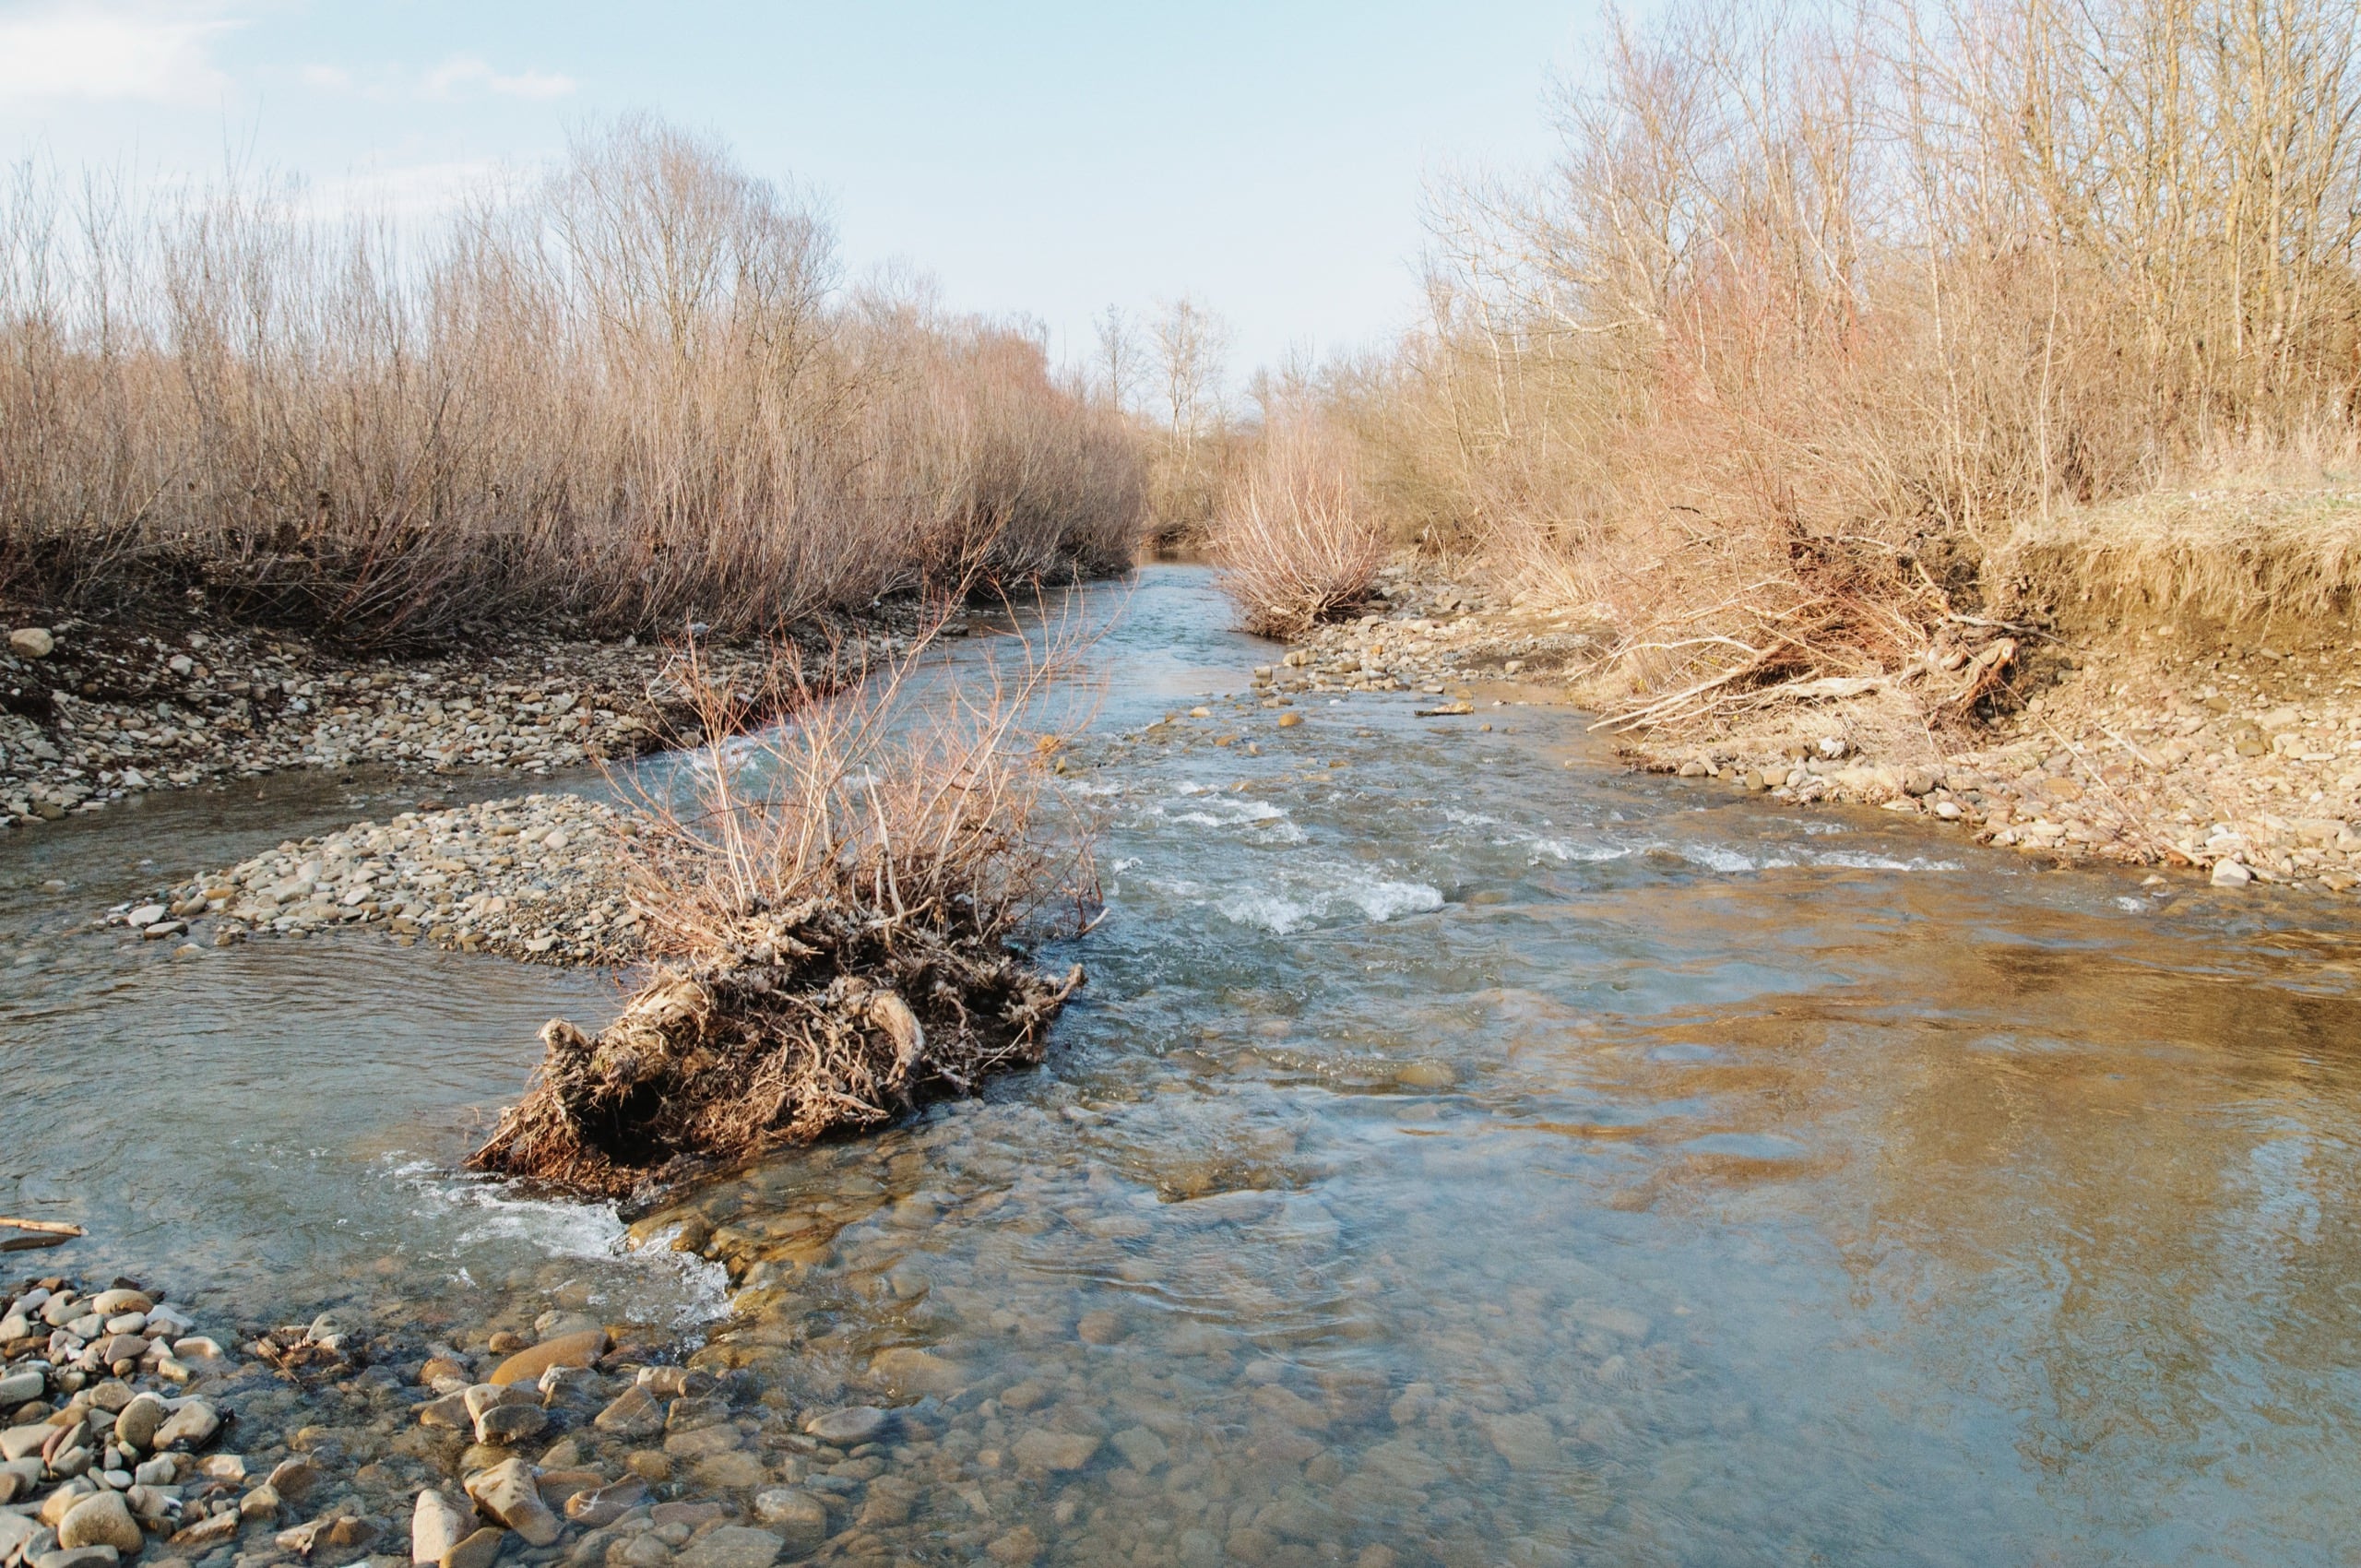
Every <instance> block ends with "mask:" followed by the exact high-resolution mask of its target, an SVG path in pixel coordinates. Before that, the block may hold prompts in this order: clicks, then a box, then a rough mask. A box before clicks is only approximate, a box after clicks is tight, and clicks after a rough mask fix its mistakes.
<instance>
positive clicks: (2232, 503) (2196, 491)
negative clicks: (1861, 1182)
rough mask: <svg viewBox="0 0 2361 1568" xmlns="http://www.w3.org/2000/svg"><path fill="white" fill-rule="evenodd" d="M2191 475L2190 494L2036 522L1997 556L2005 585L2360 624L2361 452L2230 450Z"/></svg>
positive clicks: (2163, 606) (2229, 615)
mask: <svg viewBox="0 0 2361 1568" xmlns="http://www.w3.org/2000/svg"><path fill="white" fill-rule="evenodd" d="M2307 447H2309V449H2307ZM2182 478H2183V480H2184V484H2185V487H2184V485H2176V486H2173V487H2171V488H2159V489H2156V490H2152V491H2148V492H2146V493H2142V494H2140V495H2136V496H2131V497H2129V498H2127V499H2124V500H2121V501H2113V502H2106V503H2103V504H2099V505H2089V506H2074V507H2065V508H2060V509H2058V511H2056V512H2054V513H2053V514H2052V515H2050V516H2049V517H2031V518H2027V519H2026V520H2025V522H2024V523H2023V525H2022V526H2020V527H2019V529H2017V531H2016V532H2015V534H2014V535H2013V536H2012V537H2011V539H2010V540H2009V541H2008V542H2007V544H2006V545H2005V546H2004V547H2003V548H2002V549H2001V550H2000V551H1999V552H1996V553H1995V557H1994V568H1995V570H1994V573H1993V576H1996V577H1998V578H1999V579H2000V580H2001V581H2003V582H2004V583H2005V584H2006V585H2007V586H2008V587H2010V588H2011V589H2013V590H2014V591H2015V592H2016V593H2017V594H2019V595H2020V596H2023V597H2029V598H2035V599H2040V600H2048V601H2051V602H2057V603H2060V604H2063V605H2066V606H2069V607H2073V606H2077V605H2090V606H2093V607H2094V608H2096V609H2099V610H2101V611H2103V612H2107V613H2110V614H2116V615H2124V614H2129V615H2131V616H2133V617H2136V618H2141V619H2148V618H2168V617H2172V616H2177V615H2194V616H2197V617H2200V618H2201V619H2205V620H2211V621H2214V622H2219V623H2224V624H2231V625H2238V624H2255V623H2258V622H2260V623H2268V622H2270V621H2271V620H2272V619H2273V618H2277V617H2285V618H2287V619H2290V620H2296V621H2309V622H2313V623H2316V624H2317V623H2319V622H2324V621H2345V620H2349V619H2350V618H2351V617H2352V616H2353V614H2354V612H2355V607H2356V605H2361V452H2356V451H2355V449H2354V447H2353V446H2352V445H2350V444H2347V445H2345V446H2344V447H2343V450H2341V451H2335V450H2331V451H2329V452H2322V451H2321V450H2319V448H2318V447H2317V446H2316V445H2312V444H2308V443H2294V444H2288V445H2277V446H2274V447H2272V448H2271V449H2268V450H2264V451H2249V450H2237V451H2231V452H2228V453H2225V454H2224V455H2223V456H2222V457H2219V458H2218V459H2216V460H2214V461H2213V462H2210V463H2207V464H2203V465H2198V466H2193V468H2192V471H2190V472H2189V473H2188V474H2186V475H2184V476H2182Z"/></svg>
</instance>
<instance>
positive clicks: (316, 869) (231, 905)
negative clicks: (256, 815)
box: [100, 794, 639, 964]
mask: <svg viewBox="0 0 2361 1568" xmlns="http://www.w3.org/2000/svg"><path fill="white" fill-rule="evenodd" d="M637 830H638V824H637V819H636V818H635V815H634V814H632V813H630V812H627V811H623V810H618V809H617V808H615V807H613V806H611V805H609V804H607V803H606V802H601V801H594V800H587V799H585V798H583V797H581V796H577V795H563V794H532V795H525V796H521V797H513V798H510V799H505V800H496V801H485V802H478V803H477V804H474V805H470V806H460V807H450V808H445V809H441V810H427V811H412V812H403V813H400V814H397V815H396V816H394V817H393V818H392V819H391V820H389V821H387V822H385V823H382V824H381V823H375V822H361V823H355V824H354V825H353V826H350V827H348V828H346V829H344V830H342V831H341V832H337V833H330V834H326V835H324V836H321V837H311V838H304V839H302V840H300V841H298V840H289V841H288V842H285V843H282V844H280V845H279V847H278V848H277V849H272V850H270V851H268V852H267V853H265V854H261V855H256V856H255V857H254V858H253V859H251V860H248V861H243V862H242V863H241V864H238V865H235V866H231V867H229V868H227V869H225V870H221V871H215V872H208V873H204V874H201V875H199V876H196V877H194V878H191V879H190V880H188V881H186V882H183V883H179V884H175V885H172V886H169V887H165V888H161V889H158V890H156V891H154V892H151V893H149V894H147V895H143V896H142V897H138V898H136V899H133V900H130V901H128V902H126V903H125V904H121V905H118V906H116V907H115V908H114V909H112V910H110V911H108V913H107V914H106V915H105V916H104V917H103V918H102V920H101V922H100V923H101V926H115V927H124V928H128V929H129V930H131V931H134V932H137V933H138V934H139V936H140V937H141V938H143V939H144V940H148V941H164V940H169V941H176V942H181V943H189V942H202V941H210V942H212V943H214V944H229V943H232V942H237V941H241V940H243V939H245V938H248V937H273V936H276V937H299V938H300V937H304V936H309V935H311V934H312V933H314V932H321V931H326V930H328V929H330V928H332V927H337V926H344V925H354V926H374V927H376V928H379V929H380V930H382V931H383V932H386V934H387V935H390V936H392V937H393V938H394V939H395V940H397V941H400V942H405V943H409V942H417V941H420V940H424V941H427V942H432V943H433V944H436V945H438V946H442V947H450V948H458V949H462V950H464V951H467V952H470V953H476V952H490V953H499V954H503V955H505V956H508V957H512V958H521V959H526V960H529V961H533V962H539V963H552V964H614V963H622V962H625V961H627V960H629V959H631V958H633V957H635V956H637V954H638V952H639V943H638V926H639V917H638V915H637V914H636V913H635V911H634V910H633V909H632V908H631V904H630V899H629V897H628V895H627V890H626V887H625V878H624V872H625V860H624V854H623V841H624V840H625V839H627V838H629V837H632V836H633V835H634V834H635V833H636V832H637Z"/></svg>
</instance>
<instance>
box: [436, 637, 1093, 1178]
mask: <svg viewBox="0 0 2361 1568" xmlns="http://www.w3.org/2000/svg"><path fill="white" fill-rule="evenodd" d="M927 646H928V645H927V642H926V640H925V639H921V640H920V642H919V647H918V648H917V649H915V650H914V651H912V652H910V653H908V654H907V655H904V656H901V657H899V658H897V659H895V660H893V661H892V662H890V663H888V664H887V665H886V666H885V667H884V668H883V669H881V670H879V671H876V672H875V673H873V674H872V676H871V677H870V679H869V680H868V681H866V682H865V683H858V684H855V685H852V686H849V687H845V688H839V689H836V690H834V691H833V692H831V691H829V690H825V689H824V688H823V686H822V684H821V683H820V682H819V681H817V680H816V679H814V678H813V677H812V676H810V675H807V673H806V671H805V667H804V665H803V664H802V662H801V659H799V658H798V657H797V656H795V655H794V654H792V653H787V654H783V655H782V656H781V658H780V659H779V661H778V663H777V666H776V667H775V670H774V671H773V673H772V676H771V678H770V683H769V688H768V689H767V690H765V691H763V692H759V693H749V692H742V691H737V690H732V689H730V688H728V687H726V686H724V685H722V684H721V683H717V682H713V681H701V682H699V683H698V686H697V689H698V699H699V709H700V715H701V719H702V725H701V727H702V729H703V731H704V732H705V733H706V735H708V736H711V737H714V739H713V741H712V742H710V743H709V744H708V745H706V748H705V749H704V750H702V751H701V752H698V753H696V754H694V766H695V769H696V771H695V775H694V788H693V790H692V794H693V796H694V800H693V803H692V804H691V805H690V806H688V807H685V808H682V807H673V806H669V805H666V804H663V803H661V802H656V801H654V800H650V801H648V802H646V803H647V807H648V816H649V818H650V821H651V823H652V826H651V827H649V828H647V829H646V830H644V831H642V832H641V833H640V834H639V835H638V836H637V837H636V838H635V840H633V848H632V849H631V850H630V854H631V856H632V860H633V864H632V868H631V883H632V889H633V902H634V907H635V909H636V910H637V911H638V912H639V914H640V916H641V918H642V920H643V921H644V922H645V928H646V932H647V945H648V949H649V951H650V953H651V955H652V956H655V957H656V958H657V959H658V968H657V969H656V971H655V973H654V974H653V976H652V977H650V978H649V979H648V980H647V982H646V983H645V984H644V985H643V986H642V987H641V988H640V990H639V991H638V992H636V993H635V995H634V996H633V997H632V998H631V1000H630V1002H629V1003H628V1004H626V1005H625V1006H624V1008H623V1014H622V1016H620V1017H619V1018H617V1019H616V1020H615V1022H614V1023H613V1024H611V1025H610V1026H609V1027H608V1028H605V1029H604V1030H602V1031H600V1032H599V1033H598V1034H596V1035H591V1034H588V1033H586V1032H585V1031H584V1030H582V1029H580V1028H575V1026H574V1025H572V1024H570V1023H567V1022H565V1021H564V1020H563V1019H560V1020H556V1021H553V1022H552V1023H551V1024H550V1025H549V1026H548V1028H545V1029H544V1030H543V1031H542V1034H541V1039H542V1041H543V1043H544V1045H545V1046H546V1047H547V1054H546V1056H545V1058H544V1060H543V1062H542V1064H541V1067H540V1072H539V1074H538V1075H537V1077H536V1080H535V1082H534V1083H533V1085H532V1087H531V1088H530V1090H529V1092H528V1094H527V1096H526V1098H525V1099H524V1100H523V1101H522V1102H521V1103H520V1104H518V1105H516V1106H515V1107H514V1108H512V1109H510V1110H509V1111H506V1112H504V1114H503V1115H502V1117H501V1118H500V1122H499V1124H498V1126H497V1127H496V1128H495V1130H494V1131H493V1133H492V1137H491V1138H490V1139H489V1140H488V1141H487V1142H486V1143H485V1144H484V1146H482V1147H481V1149H479V1150H478V1151H477V1152H476V1154H475V1156H474V1157H473V1159H472V1161H471V1163H472V1164H473V1165H474V1166H475V1167H476V1168H478V1169H480V1170H492V1171H498V1172H502V1173H504V1174H508V1175H514V1176H522V1177H528V1178H533V1179H537V1180H540V1181H543V1182H552V1183H554V1184H557V1185H560V1186H563V1187H565V1188H568V1189H571V1190H574V1191H577V1192H586V1193H592V1194H601V1195H605V1196H623V1195H627V1194H633V1193H634V1192H642V1193H646V1192H652V1191H655V1190H658V1189H660V1188H662V1187H664V1186H666V1185H669V1184H670V1183H671V1182H676V1181H678V1180H680V1179H682V1178H683V1177H686V1176H689V1175H693V1174H696V1173H698V1172H701V1171H705V1170H712V1169H716V1168H718V1167H719V1166H722V1165H726V1164H729V1163H732V1162H735V1161H738V1160H741V1159H743V1158H749V1157H751V1156H753V1155H754V1154H757V1153H759V1152H761V1151H762V1150H764V1149H766V1148H771V1147H776V1146H781V1145H786V1144H796V1143H808V1142H810V1141H812V1140H813V1139H815V1138H818V1137H820V1136H822V1135H823V1134H827V1133H831V1132H835V1131H838V1130H845V1129H854V1128H860V1127H867V1126H872V1125H875V1124H877V1123H881V1122H884V1121H886V1120H888V1119H890V1118H892V1117H894V1116H895V1115H897V1114H899V1113H900V1112H902V1111H906V1110H908V1108H910V1107H911V1106H913V1105H915V1104H916V1103H918V1102H919V1100H921V1099H927V1098H930V1097H936V1096H941V1095H946V1094H970V1093H973V1092H975V1091H976V1090H977V1088H978V1087H979V1085H980V1084H981V1083H982V1081H983V1079H984V1078H985V1076H986V1075H989V1074H991V1073H993V1072H996V1071H999V1070H1001V1069H1003V1068H1007V1067H1013V1066H1018V1065H1024V1064H1028V1063H1036V1062H1038V1061H1039V1060H1040V1059H1041V1051H1042V1043H1043V1039H1042V1037H1043V1033H1044V1031H1045V1030H1046V1028H1047V1027H1048V1025H1049V1022H1050V1019H1051V1018H1052V1017H1053V1016H1055V1015H1056V1013H1057V1012H1058V1010H1059V1008H1060V1007H1061V1006H1062V1005H1063V1004H1064V1003H1065V1000H1066V998H1067V997H1068V996H1070V995H1071V994H1073V992H1074V988H1075V987H1077V986H1078V985H1080V984H1081V983H1082V979H1083V975H1082V969H1081V968H1080V966H1078V965H1077V966H1075V967H1074V968H1072V969H1070V970H1069V971H1067V972H1066V973H1065V974H1063V975H1061V976H1052V975H1050V974H1048V973H1045V972H1043V971H1042V970H1040V969H1039V968H1037V967H1036V966H1035V965H1034V964H1033V962H1032V961H1031V960H1030V959H1029V958H1028V957H1027V956H1025V955H1024V954H1023V953H1021V952H1019V951H1017V950H1016V949H1015V948H1014V947H1013V946H1012V945H1011V942H1012V939H1013V938H1014V937H1015V936H1017V935H1018V934H1019V933H1020V932H1022V931H1024V930H1025V929H1026V928H1027V927H1028V926H1029V925H1031V924H1033V923H1034V922H1036V921H1046V920H1047V919H1048V918H1049V917H1050V911H1051V910H1053V909H1056V908H1057V907H1058V906H1060V905H1063V906H1065V907H1066V908H1068V909H1072V910H1074V912H1075V914H1076V917H1077V918H1079V915H1080V912H1081V911H1082V909H1084V907H1085V906H1086V903H1087V902H1088V901H1089V900H1090V899H1091V898H1092V897H1094V895H1095V891H1096V888H1095V883H1094V880H1093V878H1092V874H1091V870H1090V861H1089V852H1088V851H1089V845H1088V837H1087V835H1086V834H1084V833H1081V832H1079V831H1076V830H1073V829H1071V828H1069V829H1068V830H1065V831H1061V832H1056V833H1052V832H1050V831H1049V830H1048V828H1047V826H1046V825H1045V823H1044V821H1043V811H1044V807H1045V805H1046V804H1047V803H1048V802H1046V801H1045V799H1044V795H1043V786H1042V780H1043V771H1042V765H1043V763H1044V761H1045V760H1046V759H1047V758H1048V757H1049V756H1050V754H1053V753H1054V751H1055V750H1056V740H1057V737H1056V736H1055V735H1054V734H1048V735H1043V734H1038V733H1036V732H1035V731H1034V730H1033V729H1031V728H1030V727H1029V726H1030V724H1031V723H1032V722H1034V721H1036V720H1038V716H1039V714H1040V711H1041V709H1042V707H1043V705H1044V699H1045V698H1046V696H1047V694H1048V692H1049V689H1050V685H1051V684H1052V683H1053V682H1054V681H1055V680H1056V678H1057V676H1058V673H1059V671H1060V670H1061V668H1062V665H1063V663H1064V659H1065V650H1063V649H1062V647H1061V646H1060V645H1059V643H1058V642H1057V641H1056V640H1054V639H1053V640H1052V641H1051V642H1050V643H1049V644H1048V645H1046V646H1035V645H1029V644H1028V645H1026V647H1025V649H1024V657H1023V659H1022V661H1021V663H1020V664H1018V665H1017V666H1015V667H1014V668H1010V667H1008V666H1005V665H1001V666H992V665H988V666H987V671H986V672H985V673H983V674H982V675H981V677H980V679H979V680H977V677H978V672H977V671H974V670H972V669H971V670H969V671H967V674H968V676H969V677H970V679H971V680H977V684H976V686H975V687H974V688H972V689H971V687H970V686H968V685H963V684H961V683H958V682H955V681H953V680H950V679H946V678H943V676H942V673H941V672H940V671H930V670H926V669H924V668H922V666H921V659H922V657H923V654H924V651H925V649H926V647H927ZM749 714H759V715H764V716H774V715H775V716H777V721H776V722H775V723H773V724H771V725H770V727H768V728H765V729H763V730H761V731H757V732H754V733H751V734H749V733H743V732H742V731H744V730H745V719H744V716H746V715H749Z"/></svg>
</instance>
